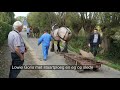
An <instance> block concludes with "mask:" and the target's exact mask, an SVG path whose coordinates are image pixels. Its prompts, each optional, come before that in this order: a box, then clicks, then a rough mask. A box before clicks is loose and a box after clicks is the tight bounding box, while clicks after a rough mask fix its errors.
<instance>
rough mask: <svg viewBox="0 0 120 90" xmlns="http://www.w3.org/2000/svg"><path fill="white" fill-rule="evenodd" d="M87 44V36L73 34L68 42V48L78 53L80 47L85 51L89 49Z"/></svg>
mask: <svg viewBox="0 0 120 90" xmlns="http://www.w3.org/2000/svg"><path fill="white" fill-rule="evenodd" d="M87 45H88V38H87V37H83V36H74V37H73V38H72V39H71V40H70V42H69V44H68V48H69V49H70V50H72V51H75V52H77V53H79V50H80V49H82V50H85V51H89V48H88V46H87ZM73 49H74V50H73Z"/></svg>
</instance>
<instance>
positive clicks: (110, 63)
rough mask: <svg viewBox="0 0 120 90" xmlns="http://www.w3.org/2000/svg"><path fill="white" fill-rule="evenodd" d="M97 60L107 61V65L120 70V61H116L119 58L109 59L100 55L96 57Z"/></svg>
mask: <svg viewBox="0 0 120 90" xmlns="http://www.w3.org/2000/svg"><path fill="white" fill-rule="evenodd" d="M96 60H97V61H107V62H108V63H106V64H105V65H107V66H109V67H112V68H114V69H116V70H119V71H120V63H119V62H116V61H119V60H114V59H111V60H108V59H107V58H106V59H104V57H99V56H97V57H96Z"/></svg>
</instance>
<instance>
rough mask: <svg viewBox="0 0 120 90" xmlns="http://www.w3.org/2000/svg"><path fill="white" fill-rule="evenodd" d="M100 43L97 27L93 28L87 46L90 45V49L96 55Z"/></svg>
mask: <svg viewBox="0 0 120 90" xmlns="http://www.w3.org/2000/svg"><path fill="white" fill-rule="evenodd" d="M100 44H101V37H100V34H99V33H98V30H97V29H94V31H93V33H92V34H91V35H90V38H89V44H88V46H89V47H90V51H91V53H92V54H93V55H94V56H96V55H97V52H98V48H99V47H100Z"/></svg>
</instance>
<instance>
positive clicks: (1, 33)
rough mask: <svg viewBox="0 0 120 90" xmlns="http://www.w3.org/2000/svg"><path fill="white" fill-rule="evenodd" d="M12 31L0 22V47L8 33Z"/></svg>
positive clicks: (7, 25)
mask: <svg viewBox="0 0 120 90" xmlns="http://www.w3.org/2000/svg"><path fill="white" fill-rule="evenodd" d="M11 30H12V26H11V25H9V24H7V23H5V22H0V46H1V45H3V43H4V41H5V40H6V39H7V37H8V34H9V32H10V31H11Z"/></svg>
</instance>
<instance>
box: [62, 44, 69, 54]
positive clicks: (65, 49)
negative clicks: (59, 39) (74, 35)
mask: <svg viewBox="0 0 120 90" xmlns="http://www.w3.org/2000/svg"><path fill="white" fill-rule="evenodd" d="M62 52H65V53H68V42H65V46H64V49H63V51H62Z"/></svg>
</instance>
